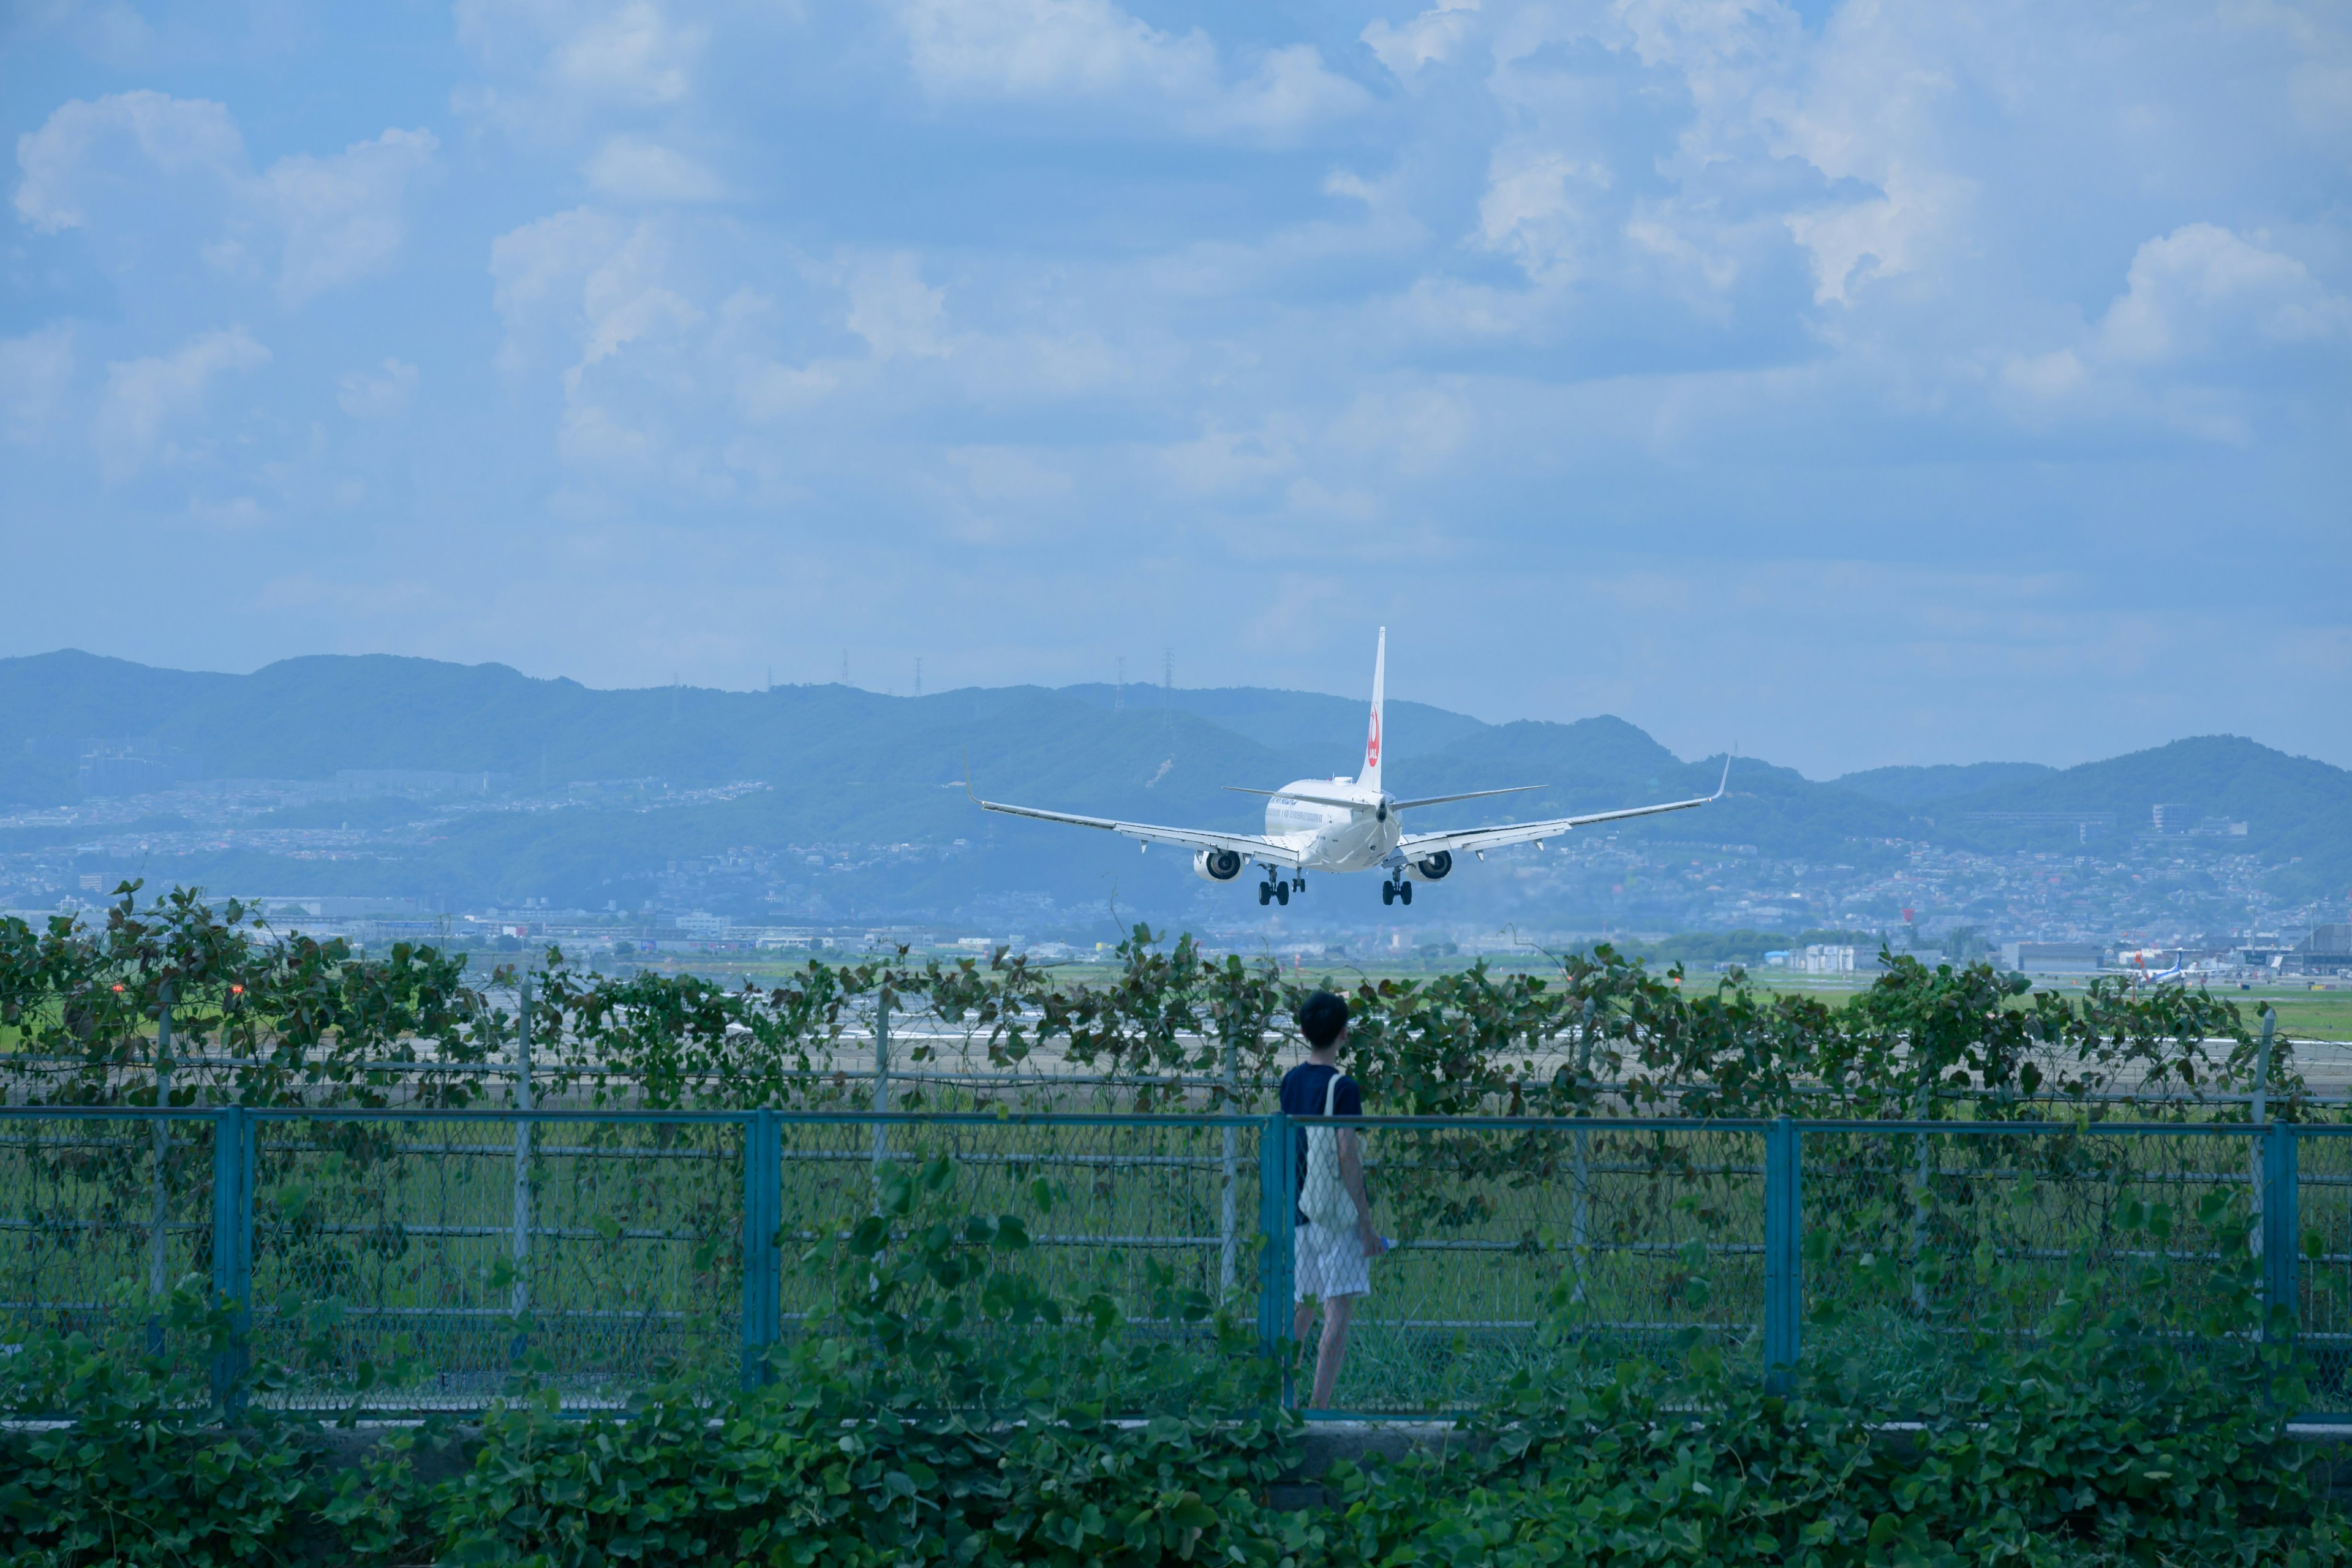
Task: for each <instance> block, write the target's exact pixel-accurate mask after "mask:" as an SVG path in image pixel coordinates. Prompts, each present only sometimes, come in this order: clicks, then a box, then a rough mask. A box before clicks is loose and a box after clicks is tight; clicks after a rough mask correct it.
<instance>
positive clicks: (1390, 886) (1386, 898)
mask: <svg viewBox="0 0 2352 1568" xmlns="http://www.w3.org/2000/svg"><path fill="white" fill-rule="evenodd" d="M1381 902H1382V903H1384V904H1392V903H1395V902H1396V884H1395V883H1394V882H1382V883H1381Z"/></svg>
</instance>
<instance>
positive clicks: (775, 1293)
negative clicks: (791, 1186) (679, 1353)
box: [743, 1108, 784, 1393]
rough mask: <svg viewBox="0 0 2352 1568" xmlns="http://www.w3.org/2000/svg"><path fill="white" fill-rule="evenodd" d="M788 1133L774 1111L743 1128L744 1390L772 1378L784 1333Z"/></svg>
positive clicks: (761, 1113)
mask: <svg viewBox="0 0 2352 1568" xmlns="http://www.w3.org/2000/svg"><path fill="white" fill-rule="evenodd" d="M783 1185H784V1150H783V1130H782V1126H781V1125H780V1124H779V1123H778V1121H777V1120H776V1113H775V1112H774V1111H773V1110H768V1109H765V1108H762V1109H761V1110H755V1111H753V1112H752V1113H751V1121H750V1122H749V1124H748V1125H746V1126H745V1127H744V1129H743V1387H744V1390H745V1391H746V1392H747V1393H748V1392H749V1391H750V1390H751V1389H753V1388H756V1387H758V1386H759V1385H760V1384H762V1383H765V1382H766V1381H767V1380H768V1377H769V1371H768V1352H769V1350H770V1349H771V1348H772V1347H773V1346H774V1344H775V1342H776V1340H777V1338H778V1337H779V1335H780V1334H781V1332H782V1329H783V1304H782V1291H783V1282H782V1277H781V1275H782V1259H781V1258H780V1256H779V1255H778V1252H777V1248H776V1232H777V1230H778V1229H779V1228H780V1227H781V1226H782V1224H783Z"/></svg>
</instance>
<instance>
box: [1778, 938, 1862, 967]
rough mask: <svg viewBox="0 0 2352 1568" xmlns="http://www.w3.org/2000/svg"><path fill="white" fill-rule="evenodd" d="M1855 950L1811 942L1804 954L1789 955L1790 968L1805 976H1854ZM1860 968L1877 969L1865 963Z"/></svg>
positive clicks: (1793, 953)
mask: <svg viewBox="0 0 2352 1568" xmlns="http://www.w3.org/2000/svg"><path fill="white" fill-rule="evenodd" d="M1854 951H1855V950H1854V949H1853V948H1851V947H1832V946H1831V945H1830V944H1829V943H1827V942H1810V943H1808V944H1807V945H1806V947H1805V951H1804V952H1790V954H1789V967H1790V968H1791V969H1794V970H1797V971H1799V972H1800V973H1805V974H1852V973H1853V972H1854V970H1855V968H1856V967H1857V965H1856V963H1855V962H1854ZM1860 967H1875V964H1874V963H1867V962H1865V963H1864V964H1862V965H1860Z"/></svg>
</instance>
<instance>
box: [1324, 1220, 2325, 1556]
mask: <svg viewBox="0 0 2352 1568" xmlns="http://www.w3.org/2000/svg"><path fill="white" fill-rule="evenodd" d="M2204 1207H2205V1210H2206V1212H2205V1213H2203V1214H2201V1215H2200V1216H2199V1217H2200V1220H2201V1221H2203V1222H2204V1223H2206V1224H2207V1225H2208V1226H2211V1227H2212V1228H2213V1230H2214V1233H2215V1234H2216V1235H2217V1236H2219V1237H2221V1242H2222V1246H2223V1248H2224V1251H2225V1254H2226V1255H2229V1256H2232V1257H2234V1258H2238V1259H2241V1260H2243V1261H2240V1262H2237V1263H2233V1264H2231V1265H2230V1266H2228V1267H2226V1268H2224V1269H2223V1270H2222V1275H2223V1279H2222V1289H2221V1290H2219V1291H2218V1292H2217V1293H2216V1294H2215V1295H2214V1296H2213V1297H2212V1298H2211V1299H2210V1303H2209V1306H2208V1308H2207V1311H2206V1315H2205V1318H2204V1321H2201V1322H2200V1324H2198V1325H2197V1328H2198V1329H2199V1331H2200V1332H2201V1335H2202V1337H2203V1345H2202V1348H2203V1350H2204V1351H2205V1352H2207V1353H2204V1354H2201V1355H2196V1354H2191V1355H2184V1354H2183V1353H2182V1338H2181V1336H2180V1335H2179V1333H2177V1332H2170V1331H2163V1330H2165V1329H2168V1328H2169V1325H2158V1324H2157V1323H2154V1322H2151V1321H2147V1320H2146V1319H2144V1318H2143V1317H2142V1316H2141V1314H2140V1311H2139V1309H2138V1306H2137V1303H2138V1302H2139V1301H2141V1300H2147V1299H2151V1298H2154V1297H2156V1296H2158V1295H2160V1294H2162V1292H2163V1289H2164V1287H2163V1282H2162V1280H2161V1279H2160V1278H2158V1277H2159V1276H2160V1275H2161V1274H2162V1273H2163V1272H2164V1271H2165V1270H2166V1269H2167V1268H2169V1267H2171V1265H2170V1264H2168V1263H2167V1262H2166V1261H2164V1259H2163V1252H2162V1243H2163V1242H2164V1240H2165V1238H2166V1237H2167V1236H2168V1234H2169V1231H2170V1220H2169V1216H2168V1215H2166V1214H2165V1213H2164V1212H2162V1209H2161V1205H2150V1206H2145V1207H2142V1208H2139V1209H2137V1210H2136V1211H2135V1212H2134V1213H2133V1214H2132V1215H2129V1216H2128V1219H2127V1225H2126V1228H2127V1229H2130V1230H2133V1231H2135V1232H2137V1233H2139V1236H2140V1239H2141V1240H2142V1241H2143V1242H2152V1243H2154V1244H2155V1246H2154V1247H2149V1248H2147V1249H2146V1250H2144V1251H2143V1252H2141V1253H2140V1254H2139V1256H2141V1257H2142V1258H2144V1259H2145V1261H2143V1262H2141V1263H2139V1264H2137V1265H2136V1266H2130V1267H2126V1268H2104V1269H2089V1268H2085V1269H2083V1270H2080V1271H2078V1272H2077V1273H2076V1274H2074V1276H2073V1277H2072V1278H2071V1279H2069V1280H2068V1281H2067V1283H2066V1285H2065V1288H2064V1289H2062V1290H2061V1292H2060V1293H2059V1294H2058V1296H2057V1297H2056V1299H2055V1300H2052V1301H2051V1302H2049V1304H2048V1306H2047V1309H2046V1310H2045V1312H2044V1313H2043V1314H2042V1318H2041V1320H2040V1321H2039V1322H2038V1323H2037V1324H2036V1325H2035V1331H2034V1332H2032V1333H2031V1334H2029V1335H2026V1336H2023V1337H2021V1338H2020V1337H2013V1336H2006V1335H1999V1334H1994V1333H1990V1332H1976V1333H1973V1334H1971V1333H1969V1331H1967V1329H1966V1328H1965V1327H1963V1328H1962V1329H1961V1330H1960V1332H1961V1335H1962V1345H1961V1353H1959V1354H1958V1356H1956V1357H1954V1358H1951V1359H1950V1360H1948V1362H1947V1363H1945V1364H1944V1366H1943V1367H1942V1369H1941V1370H1942V1371H1943V1373H1945V1375H1944V1377H1943V1378H1942V1380H1941V1381H1940V1383H1939V1384H1938V1385H1937V1386H1936V1387H1934V1388H1933V1389H1931V1390H1928V1391H1927V1393H1926V1396H1925V1397H1924V1398H1920V1397H1915V1398H1914V1399H1912V1400H1911V1401H1910V1402H1909V1403H1908V1404H1907V1405H1906V1406H1904V1407H1903V1408H1902V1409H1901V1411H1900V1413H1901V1414H1902V1415H1905V1416H1906V1417H1907V1419H1906V1420H1903V1421H1901V1422H1899V1423H1894V1424H1890V1423H1889V1422H1888V1420H1887V1415H1888V1412H1889V1403H1888V1397H1887V1396H1888V1394H1889V1393H1890V1390H1889V1389H1888V1388H1887V1387H1886V1386H1885V1381H1884V1379H1883V1377H1882V1376H1881V1375H1879V1373H1878V1371H1877V1369H1875V1368H1874V1367H1871V1366H1868V1365H1866V1364H1857V1363H1854V1362H1853V1361H1840V1360H1836V1359H1832V1358H1816V1359H1814V1360H1813V1361H1811V1363H1808V1364H1807V1365H1806V1366H1805V1367H1803V1368H1802V1369H1801V1370H1800V1371H1799V1373H1797V1375H1796V1376H1795V1377H1793V1378H1792V1379H1791V1380H1790V1385H1789V1386H1787V1387H1771V1386H1768V1385H1766V1384H1763V1383H1759V1381H1757V1380H1756V1379H1755V1378H1754V1377H1752V1376H1750V1375H1748V1374H1744V1373H1740V1372H1738V1371H1737V1370H1735V1369H1734V1368H1733V1367H1731V1366H1730V1365H1729V1364H1728V1363H1727V1362H1726V1360H1725V1358H1724V1357H1723V1355H1722V1353H1721V1352H1720V1351H1719V1349H1717V1347H1715V1346H1712V1345H1709V1344H1707V1343H1705V1342H1700V1341H1699V1340H1697V1339H1696V1336H1685V1337H1684V1338H1682V1339H1681V1340H1679V1341H1678V1342H1676V1344H1675V1346H1674V1349H1675V1352H1676V1353H1675V1355H1673V1356H1671V1357H1669V1358H1667V1360H1665V1361H1664V1362H1663V1363H1653V1362H1650V1361H1647V1360H1643V1359H1641V1358H1638V1357H1636V1358H1629V1359H1624V1360H1619V1361H1614V1362H1612V1361H1609V1360H1607V1359H1606V1358H1605V1357H1604V1355H1603V1354H1602V1353H1601V1350H1600V1348H1599V1347H1600V1346H1601V1343H1602V1342H1601V1341H1599V1340H1596V1339H1593V1338H1590V1337H1585V1336H1583V1335H1582V1334H1580V1332H1579V1330H1580V1327H1581V1323H1580V1313H1579V1310H1578V1308H1577V1304H1576V1303H1575V1302H1574V1301H1573V1300H1571V1299H1570V1298H1569V1297H1567V1296H1562V1297H1560V1298H1557V1299H1556V1300H1554V1302H1553V1316H1552V1318H1551V1320H1550V1321H1549V1324H1548V1327H1547V1341H1548V1342H1549V1345H1550V1346H1551V1348H1552V1349H1553V1351H1554V1352H1555V1353H1554V1354H1553V1355H1552V1356H1551V1357H1550V1358H1549V1359H1548V1360H1546V1361H1544V1362H1542V1363H1540V1364H1539V1365H1538V1366H1537V1367H1534V1368H1530V1369H1529V1370H1527V1371H1524V1372H1522V1373H1520V1374H1519V1375H1518V1376H1517V1378H1516V1379H1515V1380H1514V1383H1513V1384H1512V1386H1511V1388H1510V1389H1509V1391H1508V1392H1507V1394H1505V1395H1504V1396H1503V1397H1501V1398H1500V1399H1499V1400H1497V1401H1496V1403H1495V1404H1494V1405H1492V1406H1491V1407H1490V1408H1488V1409H1487V1410H1486V1411H1485V1412H1483V1413H1481V1415H1479V1416H1478V1417H1477V1418H1476V1420H1475V1421H1474V1422H1473V1423H1471V1426H1472V1431H1471V1433H1470V1439H1471V1440H1470V1442H1469V1443H1468V1444H1466V1445H1465V1447H1464V1449H1463V1450H1462V1451H1461V1452H1459V1453H1456V1454H1454V1455H1450V1456H1448V1457H1446V1458H1433V1459H1426V1460H1418V1461H1412V1462H1408V1463H1404V1464H1401V1465H1396V1466H1391V1467H1380V1466H1370V1467H1364V1468H1356V1467H1351V1466H1344V1465H1343V1466H1341V1467H1339V1468H1337V1469H1336V1470H1335V1471H1334V1474H1333V1477H1332V1481H1333V1484H1334V1486H1335V1487H1336V1489H1337V1490H1338V1491H1339V1499H1340V1504H1341V1507H1342V1508H1343V1510H1344V1513H1343V1516H1342V1520H1341V1521H1340V1522H1339V1523H1338V1524H1337V1525H1335V1527H1334V1529H1333V1531H1332V1547H1331V1552H1330V1555H1329V1558H1328V1561H1330V1562H1331V1563H1335V1564H1345V1565H1351V1568H1352V1565H1361V1568H1372V1565H1378V1568H1408V1565H1419V1564H1436V1563H1444V1564H1448V1565H1454V1564H1476V1565H1481V1568H1487V1565H1491V1568H1522V1565H1526V1568H1533V1565H1535V1564H1539V1563H1589V1564H1596V1565H1600V1564H1606V1565H1608V1568H1633V1565H1634V1564H1650V1563H1661V1564H1663V1563H1680V1564H1703V1565H1706V1568H1718V1565H1720V1568H1732V1565H1748V1564H1756V1565H1759V1568H1760V1565H1765V1564H1772V1565H1780V1564H1804V1565H1807V1568H1866V1565H1877V1564H1890V1565H1896V1568H1961V1565H1963V1564H1977V1563H2015V1564H2021V1565H2033V1568H2045V1565H2046V1568H2058V1565H2063V1564H2086V1563H2116V1564H2122V1563H2149V1564H2153V1563H2181V1564H2189V1563H2195V1564H2249V1565H2251V1564H2257V1563H2261V1564H2295V1565H2297V1568H2315V1565H2317V1564H2322V1563H2344V1562H2347V1561H2352V1531H2347V1528H2346V1526H2345V1523H2344V1521H2342V1519H2341V1518H2340V1517H2339V1516H2338V1515H2336V1513H2335V1512H2334V1511H2333V1510H2332V1509H2330V1508H2329V1507H2327V1506H2326V1505H2325V1504H2324V1502H2323V1501H2322V1500H2321V1499H2320V1497H2319V1496H2318V1494H2317V1492H2316V1490H2315V1487H2314V1484H2313V1476H2312V1474H2311V1471H2310V1470H2309V1468H2307V1466H2308V1463H2309V1461H2308V1457H2307V1456H2306V1454H2305V1452H2304V1451H2302V1448H2301V1446H2300V1445H2299V1444H2297V1443H2296V1442H2295V1441H2294V1440H2293V1439H2292V1438H2290V1437H2289V1436H2288V1435H2287V1433H2286V1430H2285V1414H2284V1413H2285V1412H2287V1411H2290V1410H2294V1409H2298V1408H2302V1407H2303V1405H2305V1403H2306V1399H2307V1394H2306V1390H2305V1384H2304V1368H2303V1363H2302V1361H2301V1359H2300V1357H2299V1355H2298V1352H2296V1350H2295V1348H2294V1344H2293V1342H2292V1339H2291V1336H2290V1335H2289V1334H2288V1333H2287V1332H2286V1330H2287V1329H2288V1327H2289V1325H2288V1323H2287V1322H2286V1321H2285V1317H2284V1314H2283V1313H2282V1314H2281V1315H2280V1316H2279V1317H2278V1318H2277V1319H2276V1320H2275V1321H2269V1322H2265V1321H2263V1309H2262V1305H2261V1294H2260V1289H2259V1279H2258V1275H2259V1265H2258V1264H2256V1263H2255V1262H2253V1261H2252V1260H2251V1258H2249V1254H2248V1251H2247V1249H2246V1247H2245V1246H2244V1243H2245V1240H2246V1236H2247V1220H2246V1216H2245V1215H2243V1214H2242V1212H2239V1213H2225V1212H2223V1210H2224V1208H2225V1207H2226V1205H2223V1203H2222V1201H2221V1200H2220V1199H2218V1198H2214V1199H2210V1200H2209V1201H2208V1202H2207V1203H2206V1204H2205V1205H2204ZM1996 1272H2003V1273H2005V1272H2010V1270H2008V1269H2006V1268H2004V1269H2000V1270H1996ZM1988 1284H1989V1286H1990V1289H1993V1290H1994V1291H1995V1292H1999V1291H2000V1290H2001V1289H2016V1290H2021V1291H2022V1290H2024V1289H2029V1288H2030V1287H2029V1284H2028V1282H2027V1281H2026V1280H2025V1279H2022V1278H2020V1279H2012V1280H2008V1281H2003V1280H2000V1279H1995V1280H1991V1281H1989V1282H1988ZM1914 1393H1915V1394H1916V1391H1914Z"/></svg>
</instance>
